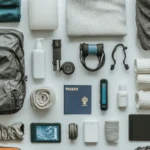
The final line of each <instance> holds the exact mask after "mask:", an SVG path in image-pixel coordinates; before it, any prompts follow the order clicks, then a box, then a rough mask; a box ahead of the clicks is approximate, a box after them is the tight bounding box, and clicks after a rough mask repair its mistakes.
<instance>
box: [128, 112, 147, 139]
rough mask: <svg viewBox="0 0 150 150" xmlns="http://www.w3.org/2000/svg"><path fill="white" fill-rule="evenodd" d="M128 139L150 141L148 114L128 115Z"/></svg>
mask: <svg viewBox="0 0 150 150" xmlns="http://www.w3.org/2000/svg"><path fill="white" fill-rule="evenodd" d="M129 140H130V141H150V115H129Z"/></svg>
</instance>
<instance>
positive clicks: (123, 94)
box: [118, 85, 128, 108]
mask: <svg viewBox="0 0 150 150" xmlns="http://www.w3.org/2000/svg"><path fill="white" fill-rule="evenodd" d="M127 106H128V92H127V86H126V85H120V86H119V92H118V107H120V108H125V107H127Z"/></svg>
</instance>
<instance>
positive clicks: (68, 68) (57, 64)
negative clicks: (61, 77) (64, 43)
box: [52, 40, 75, 75]
mask: <svg viewBox="0 0 150 150" xmlns="http://www.w3.org/2000/svg"><path fill="white" fill-rule="evenodd" d="M52 46H53V63H52V64H53V70H54V71H63V73H64V74H66V75H71V74H73V73H74V71H75V65H74V64H73V63H72V62H65V63H64V64H63V65H62V66H61V40H53V44H52Z"/></svg>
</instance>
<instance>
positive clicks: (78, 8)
mask: <svg viewBox="0 0 150 150" xmlns="http://www.w3.org/2000/svg"><path fill="white" fill-rule="evenodd" d="M67 34H68V35H69V36H124V35H126V15H125V0H67Z"/></svg>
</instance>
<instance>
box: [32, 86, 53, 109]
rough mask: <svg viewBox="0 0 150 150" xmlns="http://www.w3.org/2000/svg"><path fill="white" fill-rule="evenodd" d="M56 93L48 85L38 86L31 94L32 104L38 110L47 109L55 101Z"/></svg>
mask: <svg viewBox="0 0 150 150" xmlns="http://www.w3.org/2000/svg"><path fill="white" fill-rule="evenodd" d="M55 99H56V97H55V93H54V91H53V90H52V89H51V88H48V87H37V88H35V89H34V90H33V91H32V93H31V95H30V100H31V106H32V107H33V108H34V109H36V110H47V109H49V108H50V107H51V106H52V105H53V103H54V101H55Z"/></svg>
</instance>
